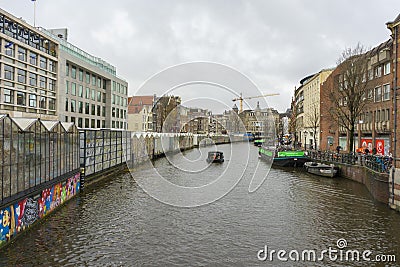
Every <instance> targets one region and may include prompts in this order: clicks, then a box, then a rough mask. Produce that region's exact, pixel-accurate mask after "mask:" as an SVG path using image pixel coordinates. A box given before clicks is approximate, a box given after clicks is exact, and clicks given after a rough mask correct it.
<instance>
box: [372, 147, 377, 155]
mask: <svg viewBox="0 0 400 267" xmlns="http://www.w3.org/2000/svg"><path fill="white" fill-rule="evenodd" d="M376 152H377V151H376V147H374V148H373V149H372V155H376Z"/></svg>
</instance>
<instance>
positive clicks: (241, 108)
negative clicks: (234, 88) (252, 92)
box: [232, 93, 279, 112]
mask: <svg viewBox="0 0 400 267" xmlns="http://www.w3.org/2000/svg"><path fill="white" fill-rule="evenodd" d="M275 95H279V93H274V94H266V95H258V96H248V97H242V93H240V97H237V98H234V99H232V101H233V102H235V101H238V100H239V101H240V110H239V112H242V111H243V100H244V99H252V98H259V97H266V96H275Z"/></svg>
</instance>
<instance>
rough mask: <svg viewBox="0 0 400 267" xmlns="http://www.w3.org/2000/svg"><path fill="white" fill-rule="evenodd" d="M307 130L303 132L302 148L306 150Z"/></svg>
mask: <svg viewBox="0 0 400 267" xmlns="http://www.w3.org/2000/svg"><path fill="white" fill-rule="evenodd" d="M307 134H308V133H307V132H304V150H307Z"/></svg>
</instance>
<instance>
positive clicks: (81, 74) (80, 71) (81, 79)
mask: <svg viewBox="0 0 400 267" xmlns="http://www.w3.org/2000/svg"><path fill="white" fill-rule="evenodd" d="M79 80H80V81H81V82H82V81H83V70H82V69H79Z"/></svg>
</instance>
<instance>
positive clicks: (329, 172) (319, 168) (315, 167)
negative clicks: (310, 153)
mask: <svg viewBox="0 0 400 267" xmlns="http://www.w3.org/2000/svg"><path fill="white" fill-rule="evenodd" d="M304 167H305V168H306V170H307V172H309V173H311V174H315V175H319V176H324V177H331V178H333V177H335V176H336V175H337V174H338V172H339V168H338V167H335V165H333V164H330V165H328V164H324V163H318V162H314V161H308V162H306V163H304Z"/></svg>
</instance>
